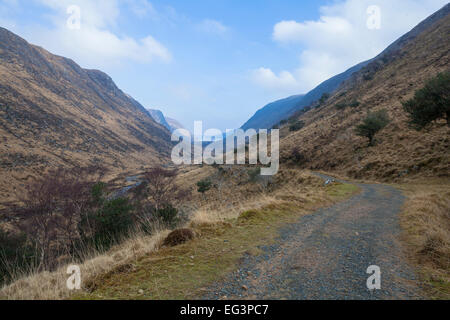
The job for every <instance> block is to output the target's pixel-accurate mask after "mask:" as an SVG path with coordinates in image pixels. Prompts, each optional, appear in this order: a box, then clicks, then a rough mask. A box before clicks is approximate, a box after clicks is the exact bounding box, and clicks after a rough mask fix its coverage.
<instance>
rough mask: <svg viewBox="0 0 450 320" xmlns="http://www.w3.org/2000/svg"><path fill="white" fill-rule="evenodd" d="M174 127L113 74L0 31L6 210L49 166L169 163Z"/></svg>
mask: <svg viewBox="0 0 450 320" xmlns="http://www.w3.org/2000/svg"><path fill="white" fill-rule="evenodd" d="M170 149H171V143H170V136H169V132H168V130H167V129H165V128H164V127H163V126H161V125H159V124H158V123H156V122H155V121H154V120H153V119H152V118H151V116H150V114H149V113H148V112H147V111H146V110H145V109H144V108H143V107H142V106H141V105H140V104H139V103H138V102H137V101H135V100H134V99H133V98H131V97H129V96H128V95H126V94H125V93H124V92H122V91H121V90H120V89H119V88H117V86H116V85H115V84H114V82H113V80H112V79H111V78H110V77H109V76H108V75H106V74H104V73H103V72H101V71H97V70H84V69H82V68H80V67H79V66H78V65H77V64H76V63H75V62H73V61H72V60H69V59H66V58H63V57H59V56H55V55H52V54H51V53H49V52H47V51H46V50H44V49H42V48H40V47H36V46H33V45H31V44H29V43H27V42H26V41H25V40H23V39H21V38H20V37H18V36H16V35H14V34H13V33H11V32H9V31H8V30H6V29H3V28H0V168H1V170H0V199H1V203H0V208H1V205H2V204H6V203H8V202H11V201H14V200H15V195H16V193H17V192H20V190H22V189H23V186H24V185H26V184H28V183H29V182H30V178H31V177H32V176H39V175H40V174H42V172H43V171H45V170H46V169H48V168H52V167H56V166H65V167H74V166H88V165H101V166H105V167H107V168H109V169H112V170H113V171H114V172H120V171H125V170H130V169H133V168H140V167H141V166H142V165H149V164H152V163H153V164H155V163H163V162H165V161H167V159H168V155H169V152H170Z"/></svg>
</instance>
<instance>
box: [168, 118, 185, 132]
mask: <svg viewBox="0 0 450 320" xmlns="http://www.w3.org/2000/svg"><path fill="white" fill-rule="evenodd" d="M166 121H167V123H168V124H169V126H170V127H171V128H172V130H171V131H174V130H177V129H185V128H184V126H183V125H182V124H181V123H180V122H178V121H177V120H175V119H172V118H169V117H166Z"/></svg>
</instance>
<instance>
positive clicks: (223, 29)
mask: <svg viewBox="0 0 450 320" xmlns="http://www.w3.org/2000/svg"><path fill="white" fill-rule="evenodd" d="M446 3H447V1H445V0H444V1H442V0H396V1H392V0H379V1H377V0H370V1H369V0H367V1H366V0H340V1H337V0H336V1H333V0H321V1H300V0H245V1H244V0H190V1H186V0H178V1H162V0H152V1H147V0H96V1H94V0H0V26H2V27H6V28H8V29H10V30H11V31H13V32H15V33H17V34H19V35H20V36H22V37H24V38H25V39H26V40H28V41H29V42H31V43H33V44H37V45H40V46H42V47H44V48H46V49H47V50H49V51H50V52H52V53H55V54H59V55H63V56H66V57H69V58H72V59H73V60H75V61H76V62H77V63H78V64H80V65H81V66H82V67H85V68H93V69H100V70H102V71H105V72H106V73H108V74H109V75H110V76H111V77H112V78H113V79H114V81H115V82H116V84H117V85H118V86H119V87H120V88H121V89H122V90H123V91H125V92H127V93H129V94H130V95H132V96H133V97H134V98H135V99H137V100H138V101H139V102H141V103H142V104H143V105H144V106H145V107H148V108H159V109H160V110H162V111H163V112H164V113H165V114H166V115H167V116H169V117H173V118H175V119H177V120H179V121H180V122H181V123H182V124H183V125H185V126H186V127H187V128H188V129H192V127H193V123H194V121H195V120H202V121H203V122H204V127H205V128H219V129H221V130H224V129H227V128H229V129H232V128H237V127H239V126H241V125H242V124H243V123H244V122H245V121H246V120H247V119H248V118H249V117H250V116H252V115H253V114H254V112H255V111H256V110H257V109H259V108H261V107H262V106H263V105H265V104H267V103H269V102H271V101H273V100H276V99H279V98H284V97H287V96H289V95H293V94H300V93H305V92H307V91H309V90H310V89H312V88H313V87H314V86H316V85H317V84H319V83H320V82H321V81H324V80H326V79H328V78H329V77H331V76H333V75H335V74H337V73H339V72H342V71H345V70H346V69H347V68H349V67H351V66H353V65H354V64H356V63H358V62H361V61H363V60H366V59H369V58H372V57H373V56H375V55H376V54H378V53H379V52H381V51H382V50H383V49H384V48H385V47H386V46H388V45H389V44H390V43H391V42H393V41H394V40H396V39H397V38H398V37H399V36H401V35H402V34H404V33H406V32H408V31H409V30H410V29H411V28H412V27H414V26H415V25H416V24H417V23H419V22H420V21H421V20H423V19H424V18H426V17H427V16H428V15H430V14H431V13H433V12H434V11H436V10H438V9H440V8H441V7H442V6H444V5H445V4H446ZM71 5H76V6H78V7H79V8H80V29H77V28H75V29H74V28H69V27H68V24H67V21H68V19H69V18H70V17H71V14H69V13H68V12H67V9H68V8H69V7H70V6H71ZM373 5H375V6H377V8H378V9H379V11H377V12H376V13H375V14H376V17H375V16H374V12H373V11H372V12H368V11H367V9H368V8H369V7H370V6H373ZM71 12H72V13H73V11H71ZM374 17H375V18H376V19H378V17H379V19H378V20H376V21H379V23H380V24H379V28H378V27H377V28H369V27H368V26H367V21H368V19H372V18H374ZM72 22H73V20H72Z"/></svg>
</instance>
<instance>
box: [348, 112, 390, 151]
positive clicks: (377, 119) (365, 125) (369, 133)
mask: <svg viewBox="0 0 450 320" xmlns="http://www.w3.org/2000/svg"><path fill="white" fill-rule="evenodd" d="M389 121H390V120H389V116H388V114H387V111H386V110H385V109H383V110H380V111H377V112H373V113H369V114H368V115H367V117H366V118H365V119H364V120H363V122H362V123H361V124H359V125H358V126H357V127H356V129H355V132H356V134H357V135H358V136H361V137H366V138H368V139H369V145H370V146H372V145H373V139H374V137H375V134H376V133H377V132H378V131H380V130H381V129H383V128H384V127H386V126H387V125H388V123H389Z"/></svg>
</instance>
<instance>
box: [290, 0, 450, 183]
mask: <svg viewBox="0 0 450 320" xmlns="http://www.w3.org/2000/svg"><path fill="white" fill-rule="evenodd" d="M449 13H450V5H446V6H445V7H444V8H442V9H441V10H440V11H438V12H437V13H435V14H433V15H432V16H430V17H429V18H428V19H426V20H425V21H423V22H422V23H421V24H419V25H418V26H417V27H416V28H414V29H413V30H412V31H411V32H409V33H408V34H406V35H405V36H403V37H402V38H400V39H399V40H398V41H396V42H395V43H394V44H392V45H391V46H390V47H389V48H388V49H387V50H386V51H385V52H383V53H382V54H380V55H379V56H378V57H376V58H375V59H374V60H372V61H371V62H370V63H369V64H368V65H367V66H365V67H364V68H362V69H361V70H360V71H359V72H357V73H355V74H354V75H353V76H352V77H351V78H350V79H349V80H348V81H346V82H344V83H343V84H342V85H341V86H340V88H339V89H338V90H337V91H336V92H335V93H334V94H333V95H332V96H331V97H330V99H329V100H328V101H327V103H325V104H324V105H323V106H321V107H320V108H318V109H313V110H311V111H309V112H307V113H305V114H304V115H302V116H301V117H300V118H301V120H303V121H304V122H305V123H306V126H305V127H304V128H303V129H302V130H300V131H297V132H293V133H290V132H288V129H287V128H284V129H283V133H284V135H285V137H284V138H283V140H282V146H281V150H282V152H283V157H284V159H291V162H296V161H292V158H293V157H292V156H293V154H292V150H294V149H295V148H299V151H300V152H301V153H302V154H303V155H304V156H305V157H306V161H305V162H303V163H302V165H303V166H305V167H310V168H313V169H316V170H317V169H321V170H327V171H335V172H339V173H342V174H345V175H348V176H351V177H356V178H362V177H364V178H376V179H381V180H395V179H398V178H399V177H411V176H413V177H415V176H443V177H448V176H449V175H450V167H449V164H450V148H449V147H450V145H449V139H450V128H449V127H448V126H447V124H446V121H445V120H443V121H442V122H438V123H435V124H433V126H432V127H431V128H430V129H428V130H423V131H415V130H413V129H411V128H409V126H408V124H407V116H406V114H405V112H404V110H403V108H402V104H401V101H402V100H407V99H409V98H411V97H412V96H413V95H414V92H415V90H417V89H419V88H421V87H422V86H423V85H424V83H425V81H427V80H428V79H430V78H432V77H434V76H435V75H436V74H437V73H439V72H442V71H445V70H449V50H450V43H449V41H448V35H449V34H450V14H449ZM381 109H386V110H387V111H388V114H389V117H390V119H391V122H390V124H389V125H388V126H387V127H386V128H384V129H383V130H382V131H380V132H379V133H378V134H377V135H376V137H375V138H376V144H375V146H372V147H369V146H368V143H367V139H363V138H361V137H357V136H356V135H355V133H354V129H355V126H356V125H358V124H359V123H360V122H361V120H362V119H363V118H364V117H365V116H366V114H367V112H368V111H375V110H381ZM297 159H299V157H297ZM297 164H298V162H297Z"/></svg>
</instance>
